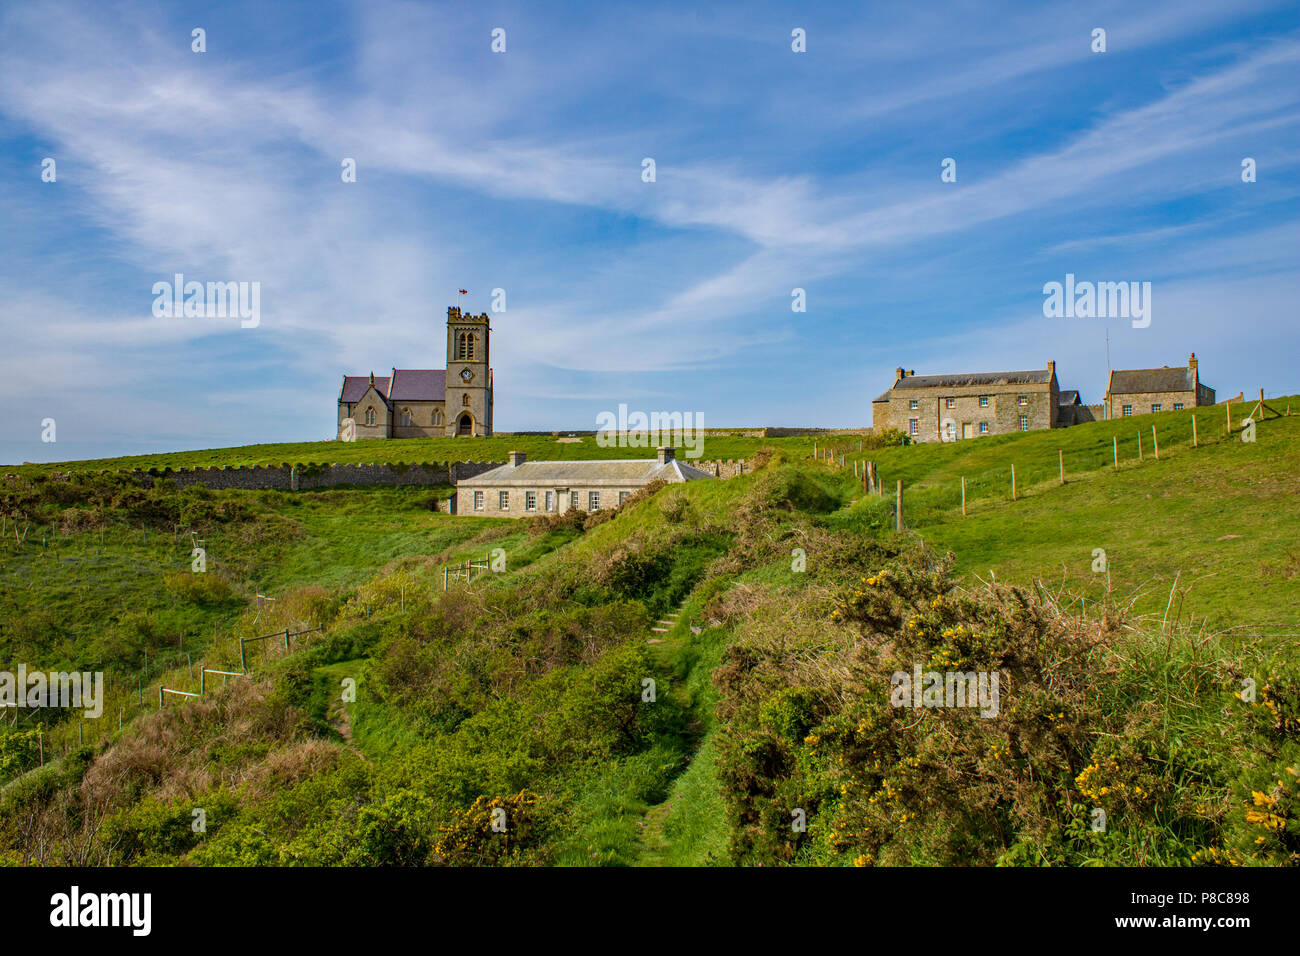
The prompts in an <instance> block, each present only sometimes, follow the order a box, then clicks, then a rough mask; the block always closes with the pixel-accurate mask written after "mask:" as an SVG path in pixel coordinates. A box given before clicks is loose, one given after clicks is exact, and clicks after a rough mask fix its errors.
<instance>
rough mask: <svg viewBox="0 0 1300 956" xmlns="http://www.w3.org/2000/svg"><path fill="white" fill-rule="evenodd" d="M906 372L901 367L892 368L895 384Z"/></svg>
mask: <svg viewBox="0 0 1300 956" xmlns="http://www.w3.org/2000/svg"><path fill="white" fill-rule="evenodd" d="M906 374H907V372H906V370H904V369H901V368H896V369H894V384H895V385H897V384H898V382H899V380H900V379H902V378H903V376H905V375H906Z"/></svg>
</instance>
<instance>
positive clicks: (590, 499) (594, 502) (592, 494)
mask: <svg viewBox="0 0 1300 956" xmlns="http://www.w3.org/2000/svg"><path fill="white" fill-rule="evenodd" d="M587 510H588V511H599V510H600V492H599V491H589V492H587Z"/></svg>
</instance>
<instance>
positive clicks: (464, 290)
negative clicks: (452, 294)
mask: <svg viewBox="0 0 1300 956" xmlns="http://www.w3.org/2000/svg"><path fill="white" fill-rule="evenodd" d="M460 294H461V295H469V289H461V290H460Z"/></svg>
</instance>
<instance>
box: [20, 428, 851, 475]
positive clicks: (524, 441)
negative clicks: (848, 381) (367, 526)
mask: <svg viewBox="0 0 1300 956" xmlns="http://www.w3.org/2000/svg"><path fill="white" fill-rule="evenodd" d="M562 437H564V433H562V432H561V433H560V434H559V436H557V437H550V436H544V435H496V436H493V437H491V438H410V439H402V440H401V441H389V440H384V439H376V438H369V439H361V440H358V441H352V442H339V441H317V442H284V443H280V444H270V445H245V446H242V447H238V448H210V449H206V450H203V451H180V452H172V453H168V454H156V455H129V456H126V457H122V458H97V459H92V460H89V461H73V462H56V463H52V464H39V465H22V466H14V467H13V469H12V470H15V471H17V472H19V473H22V474H49V473H50V472H66V471H98V470H101V469H106V470H112V471H116V470H122V469H136V468H139V469H149V468H182V467H185V468H196V467H221V466H239V465H282V464H286V463H288V464H295V465H297V464H311V463H321V464H349V463H370V462H404V463H418V462H437V461H504V460H505V457H506V453H507V452H510V451H523V452H527V453H528V455H529V457H530V458H534V459H564V460H569V461H574V460H583V459H596V458H653V457H654V456H655V449H654V447H653V446H650V447H645V448H616V447H604V448H602V447H601V446H600V445H598V444H596V439H595V438H594V437H592V436H590V435H588V436H586V437H581V438H570V439H566V440H564V441H561V440H559V439H560V438H562ZM834 440H835V441H837V442H839V443H840V444H844V445H845V446H846V447H847V446H848V445H849V444H851V445H852V447H854V448H857V446H858V439H857V438H856V437H855V438H848V437H844V436H839V437H837V438H836V439H834ZM826 441H827V439H824V438H814V437H811V436H809V437H797V438H766V439H765V438H746V437H744V436H743V434H742V433H741V430H736V431H735V432H724V431H711V432H709V433H707V434H706V435H705V436H704V438H703V439H702V444H701V445H700V448H701V456H700V457H702V458H704V459H709V460H712V459H721V460H727V459H736V458H748V457H750V456H751V455H753V454H754V453H755V452H756V451H757V450H758V449H759V448H760V447H762V446H764V445H773V446H778V447H781V448H784V449H786V450H787V451H789V452H790V453H791V454H794V455H799V456H802V455H811V454H812V451H813V446H814V443H820V444H821V446H822V447H825V443H826ZM686 454H687V449H686V448H685V447H683V448H681V449H680V450H679V455H680V456H681V457H683V458H685V457H686Z"/></svg>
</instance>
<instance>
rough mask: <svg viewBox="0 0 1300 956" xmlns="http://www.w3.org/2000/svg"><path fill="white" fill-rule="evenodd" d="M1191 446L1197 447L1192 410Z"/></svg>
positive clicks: (1194, 414)
mask: <svg viewBox="0 0 1300 956" xmlns="http://www.w3.org/2000/svg"><path fill="white" fill-rule="evenodd" d="M1192 447H1193V448H1196V447H1198V446H1197V442H1196V413H1195V412H1192Z"/></svg>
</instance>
